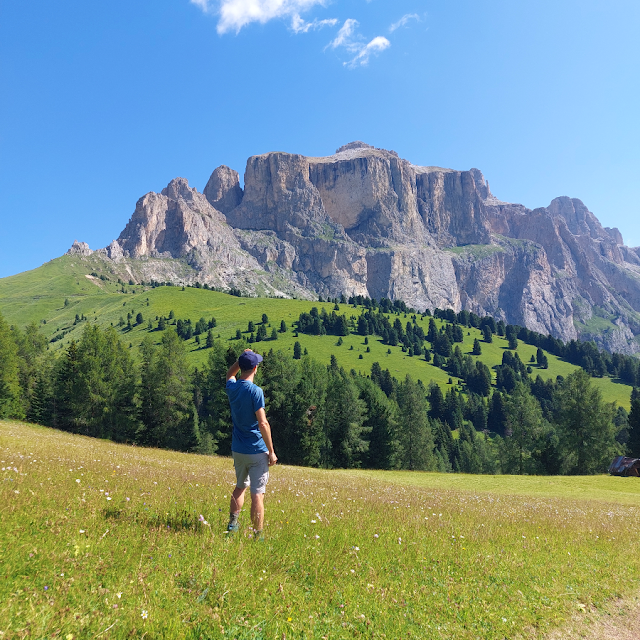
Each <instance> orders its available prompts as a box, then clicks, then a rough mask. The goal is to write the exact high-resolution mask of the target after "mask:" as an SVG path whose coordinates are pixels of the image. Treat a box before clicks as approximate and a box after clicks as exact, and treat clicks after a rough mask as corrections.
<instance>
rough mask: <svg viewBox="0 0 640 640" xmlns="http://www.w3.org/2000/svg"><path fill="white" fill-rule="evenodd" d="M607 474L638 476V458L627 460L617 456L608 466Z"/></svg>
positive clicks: (639, 460)
mask: <svg viewBox="0 0 640 640" xmlns="http://www.w3.org/2000/svg"><path fill="white" fill-rule="evenodd" d="M609 474H610V475H612V476H624V477H627V476H635V477H639V476H640V458H627V457H626V456H618V457H617V458H614V459H613V462H612V463H611V465H610V466H609Z"/></svg>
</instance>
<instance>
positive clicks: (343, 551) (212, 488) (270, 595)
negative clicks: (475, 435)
mask: <svg viewBox="0 0 640 640" xmlns="http://www.w3.org/2000/svg"><path fill="white" fill-rule="evenodd" d="M276 428H277V427H276ZM0 460H1V466H0V469H2V470H1V471H0V473H1V474H2V476H1V477H2V484H1V488H0V498H1V499H2V503H1V504H2V507H0V509H1V517H0V540H1V541H2V544H0V567H1V568H0V576H1V578H2V579H1V580H0V632H1V633H0V637H3V638H14V637H15V638H22V637H34V638H45V637H47V638H49V637H54V636H55V637H58V638H69V639H70V640H71V639H72V638H93V637H97V636H98V635H99V634H102V635H101V637H109V638H125V637H131V636H133V637H142V636H143V635H144V637H145V638H194V639H195V638H238V639H254V640H257V639H262V638H270V639H278V640H280V639H281V638H283V637H285V638H288V639H291V638H300V639H301V638H311V639H314V638H317V639H318V640H320V639H322V638H332V639H335V638H345V639H346V638H354V637H363V638H401V637H402V638H408V637H414V638H460V639H467V638H469V639H471V638H474V639H475V638H487V639H489V638H492V639H493V638H507V637H508V638H514V637H518V636H521V637H522V636H524V637H531V636H532V635H533V634H537V633H544V632H546V631H548V630H550V629H552V628H554V627H557V626H559V625H562V624H564V622H565V621H567V620H568V619H570V618H571V617H572V616H576V615H577V616H578V617H579V616H581V615H583V613H582V612H583V611H585V610H586V611H589V610H590V609H592V608H593V607H597V608H600V607H603V606H605V605H606V604H607V603H608V602H609V601H610V600H611V599H613V598H618V597H625V596H628V595H630V594H631V593H632V592H634V591H635V588H636V587H635V585H636V583H637V580H638V578H639V577H640V553H639V552H640V540H639V539H638V536H637V535H635V534H634V533H633V523H634V522H635V520H636V518H637V514H638V508H639V507H640V481H639V480H638V479H632V478H626V479H625V478H609V477H604V476H597V477H592V478H580V477H578V478H575V477H574V478H535V477H531V478H528V477H517V478H514V477H506V476H503V477H498V478H494V477H479V476H461V475H441V474H431V473H430V474H421V473H407V472H401V473H392V472H370V471H367V472H365V471H321V470H314V469H301V468H296V467H285V466H283V467H280V466H277V467H275V468H274V469H272V473H271V480H270V483H269V487H268V493H267V500H266V519H265V531H266V541H265V542H264V543H254V541H253V540H252V539H251V538H250V537H249V535H250V533H249V530H248V529H247V528H246V525H247V514H246V509H245V511H244V512H243V515H242V517H241V524H242V525H243V527H242V529H241V531H240V532H239V534H238V535H236V536H235V537H234V538H233V539H232V540H227V536H226V534H225V533H224V527H225V524H226V516H227V509H228V499H229V492H230V490H231V489H232V486H233V484H234V482H233V481H234V475H233V471H232V464H231V461H230V460H229V459H224V458H217V457H205V456H196V455H187V454H180V453H175V452H168V451H159V450H152V449H140V448H134V447H126V446H123V445H115V444H113V443H109V442H106V441H100V440H92V439H88V438H84V437H80V436H73V435H69V434H65V433H62V432H58V431H55V430H53V429H46V428H42V427H35V426H31V425H26V424H24V423H19V422H14V421H0ZM16 470H17V471H16ZM107 493H108V494H109V495H108V496H107ZM109 498H110V499H109ZM200 514H202V515H203V517H204V518H205V519H206V521H207V524H203V523H201V522H199V516H200ZM107 630H108V634H107V633H106V631H107Z"/></svg>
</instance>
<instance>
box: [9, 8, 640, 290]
mask: <svg viewBox="0 0 640 640" xmlns="http://www.w3.org/2000/svg"><path fill="white" fill-rule="evenodd" d="M639 32H640V3H638V2H637V1H635V0H634V1H631V0H629V1H621V0H620V1H617V0H609V1H608V2H606V3H605V2H602V1H601V0H598V1H591V0H581V1H580V2H578V1H573V0H554V1H546V0H539V1H538V2H535V3H525V2H514V1H513V0H491V1H484V2H483V1H479V0H476V1H471V0H458V1H457V2H449V1H446V0H439V1H427V0H394V1H393V2H391V1H384V0H369V1H367V0H333V1H330V0H327V1H326V2H320V1H318V0H197V1H196V0H153V1H151V0H135V1H134V2H131V0H127V1H124V0H111V1H110V2H87V1H86V0H82V1H81V0H67V1H65V2H61V3H54V2H51V1H50V0H47V1H44V0H31V1H30V2H4V3H2V7H1V9H0V83H1V84H0V86H1V87H2V91H1V92H0V189H1V193H2V197H1V198H0V221H1V226H0V229H1V230H0V277H4V276H7V275H11V274H14V273H18V272H20V271H24V270H27V269H31V268H34V267H37V266H39V265H40V264H42V263H43V262H45V261H47V260H50V259H51V258H54V257H56V256H59V255H61V254H62V253H64V252H65V251H66V250H67V249H68V247H69V246H70V245H71V243H72V242H73V240H74V239H78V240H83V241H86V242H88V243H89V245H90V246H91V248H93V249H97V248H99V247H103V246H105V245H107V244H108V243H109V242H110V241H111V240H112V239H114V238H116V237H117V236H118V235H119V233H120V231H121V230H122V229H123V228H124V226H125V224H126V223H127V221H128V220H129V217H130V216H131V214H132V212H133V210H134V208H135V203H136V200H137V199H138V198H139V197H141V196H142V195H144V194H145V193H147V192H148V191H160V190H161V189H162V188H163V187H164V186H165V185H166V184H167V183H168V182H169V180H171V179H172V178H174V177H176V176H182V177H185V178H187V179H188V180H189V182H190V184H191V185H192V186H195V187H197V188H198V189H199V190H202V189H203V188H204V185H205V184H206V181H207V179H208V177H209V175H210V173H211V172H212V171H213V169H214V168H215V167H216V166H218V165H220V164H226V165H229V166H231V167H233V168H234V169H237V170H238V171H239V172H240V174H241V175H242V173H243V171H244V167H245V163H246V159H247V158H248V157H249V156H251V155H255V154H258V153H264V152H267V151H288V152H296V153H302V154H306V155H326V154H330V153H332V152H333V151H334V150H335V149H336V148H337V147H338V146H340V145H342V144H345V143H347V142H350V141H352V140H364V141H365V142H368V143H369V144H372V145H375V146H377V147H384V148H388V149H394V150H396V151H397V152H398V153H399V154H400V155H401V156H402V157H404V158H407V159H408V160H410V161H412V162H413V163H415V164H426V165H439V166H445V167H452V168H455V169H469V168H471V167H477V168H479V169H481V170H482V171H483V173H484V174H485V177H486V178H487V179H488V180H489V182H490V184H491V188H492V191H493V192H494V194H495V195H496V196H497V197H499V198H501V199H503V200H509V201H513V202H521V203H523V204H524V205H526V206H528V207H530V208H535V207H538V206H546V205H547V204H548V203H549V202H550V201H551V199H552V198H554V197H556V196H560V195H568V196H571V197H577V198H580V199H582V200H583V201H584V202H585V204H586V205H587V206H588V207H589V209H590V210H591V211H593V212H594V213H595V214H596V215H597V216H598V218H599V219H600V221H601V222H602V223H603V224H604V225H606V226H617V227H618V228H619V229H620V230H621V231H622V234H623V236H624V238H625V242H626V243H627V244H629V245H631V246H637V245H640V215H639V214H640V180H639V179H638V175H639V174H640V124H639V119H638V116H639V114H640V109H639V106H640V105H639V102H640V87H639V79H640V44H639V43H640V37H639Z"/></svg>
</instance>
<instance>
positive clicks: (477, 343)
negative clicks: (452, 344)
mask: <svg viewBox="0 0 640 640" xmlns="http://www.w3.org/2000/svg"><path fill="white" fill-rule="evenodd" d="M471 353H472V355H474V356H480V355H482V348H481V347H480V340H478V338H475V340H474V341H473V350H472V351H471Z"/></svg>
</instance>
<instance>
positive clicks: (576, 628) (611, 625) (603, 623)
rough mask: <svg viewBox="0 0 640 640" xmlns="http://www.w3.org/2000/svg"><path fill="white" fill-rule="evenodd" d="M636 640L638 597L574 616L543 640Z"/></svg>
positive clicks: (638, 634)
mask: <svg viewBox="0 0 640 640" xmlns="http://www.w3.org/2000/svg"><path fill="white" fill-rule="evenodd" d="M585 638H586V639H588V640H638V638H640V598H639V597H637V596H636V597H635V598H629V599H627V600H616V601H614V602H612V603H611V604H609V605H608V606H607V607H606V608H604V609H597V610H593V611H589V612H587V613H586V614H581V615H579V616H576V617H575V618H574V619H573V620H571V622H570V623H569V624H567V625H565V626H564V627H563V628H561V629H556V630H555V631H552V632H551V633H549V634H548V635H546V636H544V640H583V639H585Z"/></svg>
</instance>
